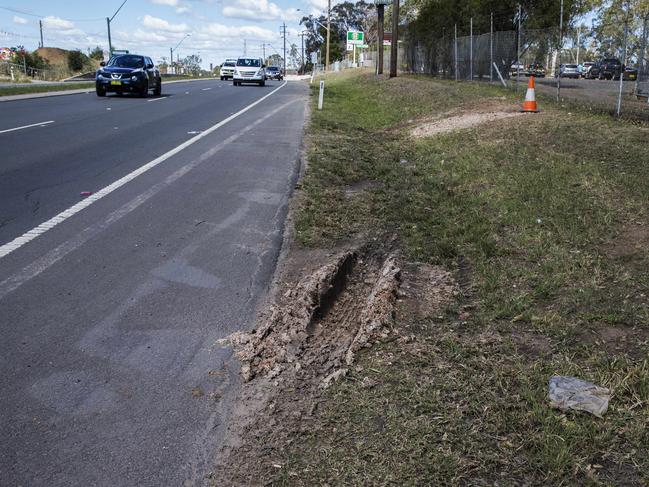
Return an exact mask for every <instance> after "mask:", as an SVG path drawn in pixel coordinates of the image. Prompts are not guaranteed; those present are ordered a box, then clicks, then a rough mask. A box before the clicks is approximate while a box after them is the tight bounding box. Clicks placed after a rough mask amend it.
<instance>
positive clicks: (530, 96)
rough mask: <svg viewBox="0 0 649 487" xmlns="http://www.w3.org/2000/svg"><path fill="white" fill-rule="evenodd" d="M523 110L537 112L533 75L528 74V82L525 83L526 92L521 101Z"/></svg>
mask: <svg viewBox="0 0 649 487" xmlns="http://www.w3.org/2000/svg"><path fill="white" fill-rule="evenodd" d="M522 111H523V112H528V113H538V112H539V107H538V105H537V104H536V91H535V89H534V76H530V82H529V83H528V85H527V93H526V94H525V101H524V102H523V110H522Z"/></svg>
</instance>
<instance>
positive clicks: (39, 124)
mask: <svg viewBox="0 0 649 487" xmlns="http://www.w3.org/2000/svg"><path fill="white" fill-rule="evenodd" d="M50 123H54V120H49V121H47V122H41V123H33V124H31V125H23V126H22V127H16V128H13V129H7V130H0V134H4V133H6V132H13V131H14V130H22V129H28V128H30V127H44V126H45V125H48V124H50Z"/></svg>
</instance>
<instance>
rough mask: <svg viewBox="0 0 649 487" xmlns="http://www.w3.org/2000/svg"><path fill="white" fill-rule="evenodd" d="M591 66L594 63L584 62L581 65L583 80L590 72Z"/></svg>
mask: <svg viewBox="0 0 649 487" xmlns="http://www.w3.org/2000/svg"><path fill="white" fill-rule="evenodd" d="M593 64H595V63H594V62H592V61H586V62H584V63H583V64H582V65H581V75H582V76H583V77H584V78H587V77H588V73H589V72H590V68H592V67H593Z"/></svg>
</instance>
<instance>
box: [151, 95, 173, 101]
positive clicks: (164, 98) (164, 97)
mask: <svg viewBox="0 0 649 487" xmlns="http://www.w3.org/2000/svg"><path fill="white" fill-rule="evenodd" d="M167 98H169V97H168V96H161V97H160V98H152V99H151V100H147V101H160V100H166V99H167Z"/></svg>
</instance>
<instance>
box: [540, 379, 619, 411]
mask: <svg viewBox="0 0 649 487" xmlns="http://www.w3.org/2000/svg"><path fill="white" fill-rule="evenodd" d="M548 397H549V398H550V406H552V407H553V408H558V409H563V410H567V409H572V410H574V411H586V412H588V413H591V414H594V415H595V416H597V417H598V418H601V417H602V416H603V415H604V413H605V412H606V410H607V409H608V401H609V400H610V398H611V393H610V391H609V390H608V389H606V388H605V387H599V386H596V385H595V384H593V383H592V382H587V381H585V380H581V379H578V378H576V377H566V376H561V375H555V376H554V377H552V378H550V383H549V394H548Z"/></svg>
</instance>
